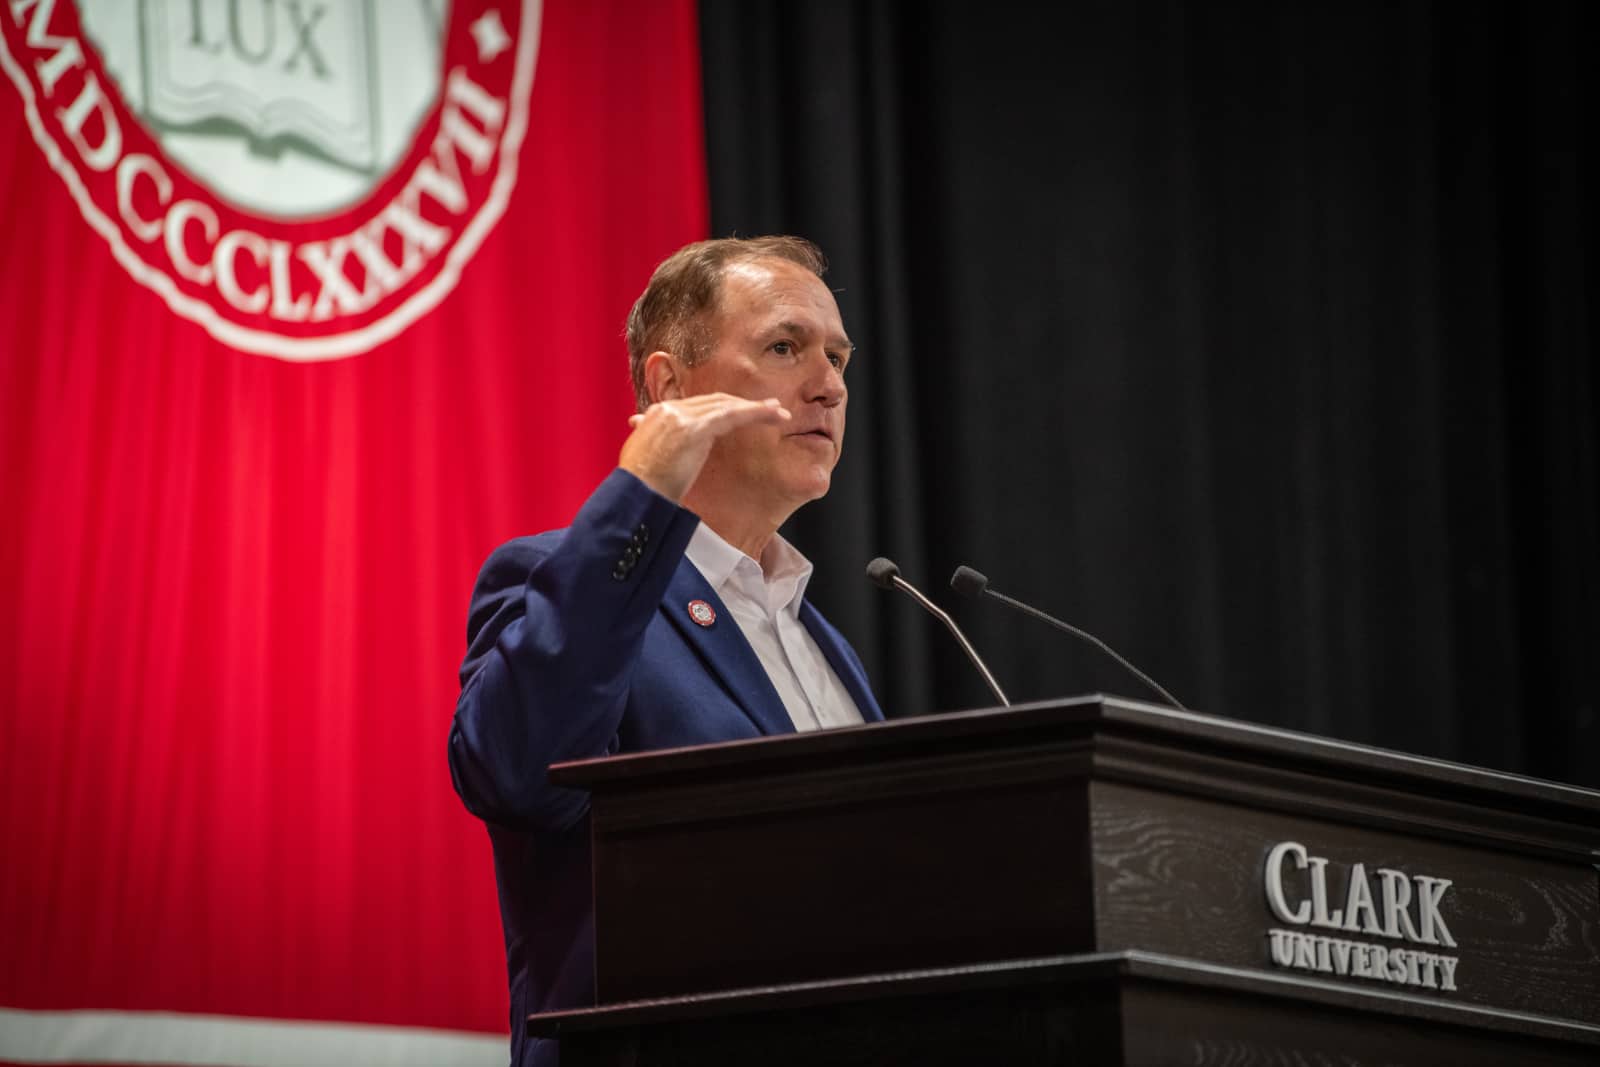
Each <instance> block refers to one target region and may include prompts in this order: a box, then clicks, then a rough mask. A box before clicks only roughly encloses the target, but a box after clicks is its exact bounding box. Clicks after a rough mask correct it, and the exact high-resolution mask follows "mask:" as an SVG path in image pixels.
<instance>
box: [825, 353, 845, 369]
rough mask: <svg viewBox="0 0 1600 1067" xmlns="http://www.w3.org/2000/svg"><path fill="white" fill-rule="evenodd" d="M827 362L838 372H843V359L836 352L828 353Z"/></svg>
mask: <svg viewBox="0 0 1600 1067" xmlns="http://www.w3.org/2000/svg"><path fill="white" fill-rule="evenodd" d="M828 362H829V363H832V364H833V365H834V367H836V368H837V369H839V370H844V357H843V356H841V355H840V354H839V353H837V352H829V353H828Z"/></svg>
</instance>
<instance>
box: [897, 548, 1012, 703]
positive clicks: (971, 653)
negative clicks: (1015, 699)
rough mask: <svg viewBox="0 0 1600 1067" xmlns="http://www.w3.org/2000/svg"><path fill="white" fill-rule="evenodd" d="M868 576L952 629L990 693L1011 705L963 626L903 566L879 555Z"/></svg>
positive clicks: (1001, 701) (957, 641) (953, 634)
mask: <svg viewBox="0 0 1600 1067" xmlns="http://www.w3.org/2000/svg"><path fill="white" fill-rule="evenodd" d="M867 579H868V580H869V581H870V582H872V584H873V585H875V586H877V587H878V588H880V589H898V590H900V591H901V592H902V593H904V594H906V596H908V597H910V598H911V599H912V600H915V601H916V602H917V603H918V604H920V605H922V608H923V610H924V611H926V612H928V614H930V615H932V616H933V617H934V618H936V619H938V620H939V621H940V622H942V623H944V625H945V629H947V630H949V631H950V634H951V636H953V637H954V638H955V639H956V643H957V644H959V645H960V646H961V651H963V652H965V653H966V654H967V659H969V660H971V661H972V665H973V666H974V667H976V668H978V673H979V674H981V675H983V680H984V682H985V683H986V684H987V685H988V686H989V692H991V693H993V694H994V698H995V699H996V700H998V701H999V702H1000V703H1001V704H1003V705H1004V706H1006V707H1008V708H1009V707H1010V706H1011V701H1010V700H1008V699H1006V694H1005V690H1003V689H1001V688H1000V683H999V682H997V681H995V680H994V675H993V674H991V673H989V668H988V666H987V665H986V664H985V663H984V662H983V658H982V657H981V656H979V655H978V650H977V649H975V648H973V647H972V642H971V641H968V640H967V635H966V634H964V633H962V632H961V627H959V626H957V625H956V621H955V620H954V619H952V618H951V617H950V616H949V615H948V614H946V613H945V611H944V610H943V609H942V608H940V607H939V606H938V605H937V604H935V603H934V602H933V601H931V600H929V599H928V598H927V597H925V596H923V595H922V594H921V593H920V592H918V591H917V588H916V586H914V585H912V584H911V583H910V582H908V581H906V580H905V579H904V578H902V577H900V568H899V567H897V566H895V565H894V561H892V560H887V559H884V558H883V557H882V556H879V557H878V558H877V559H875V560H873V561H872V562H871V563H869V564H867Z"/></svg>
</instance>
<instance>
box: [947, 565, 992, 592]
mask: <svg viewBox="0 0 1600 1067" xmlns="http://www.w3.org/2000/svg"><path fill="white" fill-rule="evenodd" d="M950 588H951V589H954V590H955V591H956V592H958V593H960V594H961V595H962V596H973V597H976V596H982V595H983V591H984V590H985V589H987V588H989V579H987V578H985V577H984V576H983V575H981V574H979V573H978V572H977V571H975V570H973V569H972V568H971V567H957V568H956V572H955V573H954V574H952V575H951V576H950Z"/></svg>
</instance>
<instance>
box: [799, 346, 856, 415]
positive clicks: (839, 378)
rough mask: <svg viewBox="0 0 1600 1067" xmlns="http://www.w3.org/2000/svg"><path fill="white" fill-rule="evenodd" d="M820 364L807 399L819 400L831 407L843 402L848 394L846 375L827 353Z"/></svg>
mask: <svg viewBox="0 0 1600 1067" xmlns="http://www.w3.org/2000/svg"><path fill="white" fill-rule="evenodd" d="M818 365H819V367H820V370H819V373H818V376H817V377H816V378H815V380H814V381H813V382H812V383H811V389H810V390H809V393H810V395H808V396H807V397H806V399H808V400H814V401H817V402H819V403H821V404H823V405H824V406H826V407H830V408H831V407H833V406H834V405H835V404H839V403H842V402H843V401H844V398H845V395H846V390H845V385H844V375H843V374H842V373H840V371H839V368H838V367H835V366H834V365H833V361H832V360H831V359H829V358H828V357H827V355H826V354H824V355H823V356H822V357H821V359H820V360H819V364H818Z"/></svg>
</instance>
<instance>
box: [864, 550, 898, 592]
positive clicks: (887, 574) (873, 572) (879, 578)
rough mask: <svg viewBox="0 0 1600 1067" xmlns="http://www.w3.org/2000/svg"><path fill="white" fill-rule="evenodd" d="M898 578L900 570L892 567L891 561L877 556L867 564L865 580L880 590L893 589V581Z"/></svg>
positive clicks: (892, 562)
mask: <svg viewBox="0 0 1600 1067" xmlns="http://www.w3.org/2000/svg"><path fill="white" fill-rule="evenodd" d="M899 576H900V568H899V567H896V566H895V565H894V561H893V560H889V559H884V558H883V557H882V556H879V557H878V558H877V559H875V560H873V561H872V562H871V563H869V564H867V580H868V581H870V582H871V583H872V584H873V585H875V586H877V587H878V588H880V589H893V588H894V580H895V579H896V578H898V577H899Z"/></svg>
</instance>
